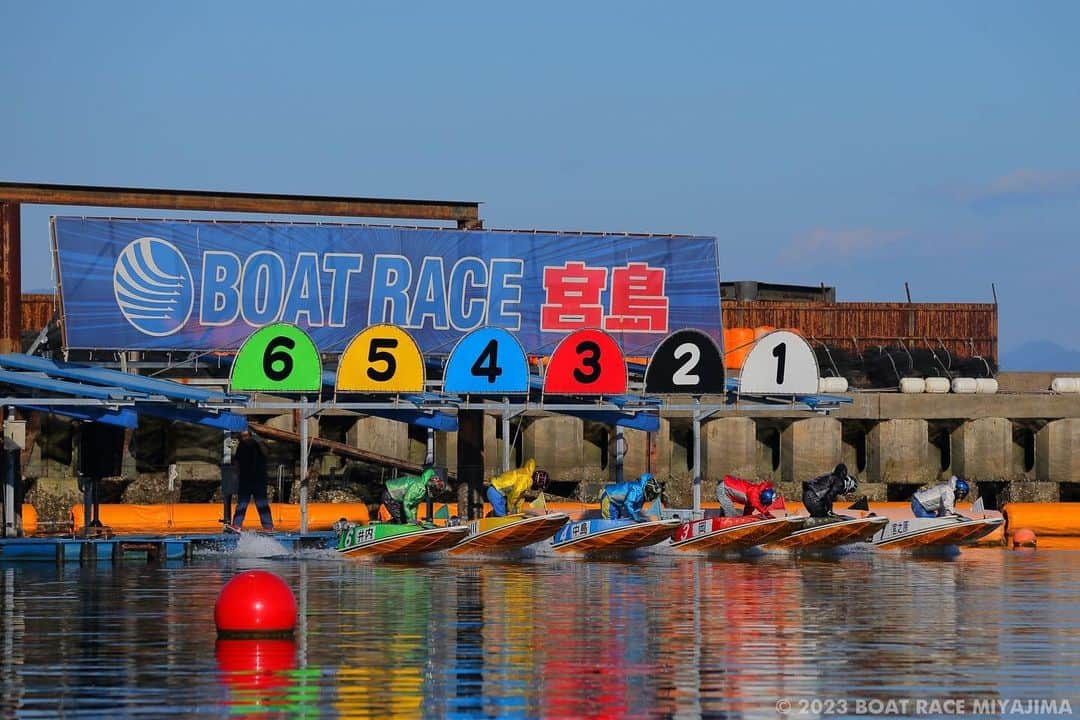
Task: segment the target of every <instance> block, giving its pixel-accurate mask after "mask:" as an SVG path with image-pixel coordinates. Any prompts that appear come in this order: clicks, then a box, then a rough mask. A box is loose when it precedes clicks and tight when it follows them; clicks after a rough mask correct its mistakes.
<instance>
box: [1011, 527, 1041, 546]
mask: <svg viewBox="0 0 1080 720" xmlns="http://www.w3.org/2000/svg"><path fill="white" fill-rule="evenodd" d="M1012 542H1013V547H1014V548H1016V547H1035V544H1036V542H1037V539H1036V537H1035V531H1034V530H1030V529H1028V528H1020V529H1019V530H1017V531H1016V532H1014V533H1013V536H1012Z"/></svg>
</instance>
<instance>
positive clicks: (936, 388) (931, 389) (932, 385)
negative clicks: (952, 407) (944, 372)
mask: <svg viewBox="0 0 1080 720" xmlns="http://www.w3.org/2000/svg"><path fill="white" fill-rule="evenodd" d="M949 387H950V385H949V378H943V377H928V378H926V392H928V393H934V394H935V395H941V394H944V393H947V392H949Z"/></svg>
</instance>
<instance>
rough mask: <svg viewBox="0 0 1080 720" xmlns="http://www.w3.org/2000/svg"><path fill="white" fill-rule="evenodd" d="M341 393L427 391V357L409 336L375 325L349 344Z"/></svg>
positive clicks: (340, 380)
mask: <svg viewBox="0 0 1080 720" xmlns="http://www.w3.org/2000/svg"><path fill="white" fill-rule="evenodd" d="M337 390H338V392H357V393H409V392H423V390H424V358H423V356H422V355H421V354H420V348H419V347H418V346H417V345H416V341H415V340H413V339H412V336H411V335H409V333H407V332H405V331H404V330H402V329H401V328H399V327H396V326H394V325H372V326H371V327H369V328H367V329H365V330H364V331H363V332H361V333H360V334H359V335H357V336H356V337H354V338H353V339H352V340H351V341H349V346H348V347H346V348H345V352H344V353H342V355H341V362H340V363H339V364H338V374H337Z"/></svg>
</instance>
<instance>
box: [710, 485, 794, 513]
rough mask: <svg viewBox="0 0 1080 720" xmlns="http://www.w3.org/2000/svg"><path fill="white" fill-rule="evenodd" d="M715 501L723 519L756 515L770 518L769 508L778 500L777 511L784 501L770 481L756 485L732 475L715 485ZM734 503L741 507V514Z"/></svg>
mask: <svg viewBox="0 0 1080 720" xmlns="http://www.w3.org/2000/svg"><path fill="white" fill-rule="evenodd" d="M716 499H717V500H718V501H719V502H720V510H721V512H723V514H724V517H735V516H736V515H753V514H754V513H758V514H760V515H764V516H765V517H769V518H771V517H772V515H771V514H770V513H769V508H770V507H772V505H773V503H775V502H777V501H778V500H779V504H778V505H777V509H780V508H782V507H783V506H784V501H783V499H782V498H780V495H779V493H777V492H776V488H774V487H773V484H772V481H770V480H766V481H765V482H760V483H756V482H751V481H750V480H743V479H742V478H737V477H735V476H734V475H725V476H724V479H723V480H721V481H720V482H718V483H716ZM735 503H740V504H741V505H742V506H743V510H742V512H741V513H740V512H739V511H738V510H736V508H735Z"/></svg>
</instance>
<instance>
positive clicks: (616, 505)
mask: <svg viewBox="0 0 1080 720" xmlns="http://www.w3.org/2000/svg"><path fill="white" fill-rule="evenodd" d="M643 507H645V481H644V480H641V479H640V478H639V479H637V480H627V481H626V482H621V483H614V484H612V485H608V486H606V487H605V488H604V492H603V493H602V494H601V495H600V514H601V516H602V517H603V518H604V519H605V520H620V519H622V518H627V519H629V520H635V521H637V522H644V521H645V519H646V518H645V516H644V515H643V514H642V512H641V509H642V508H643Z"/></svg>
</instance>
